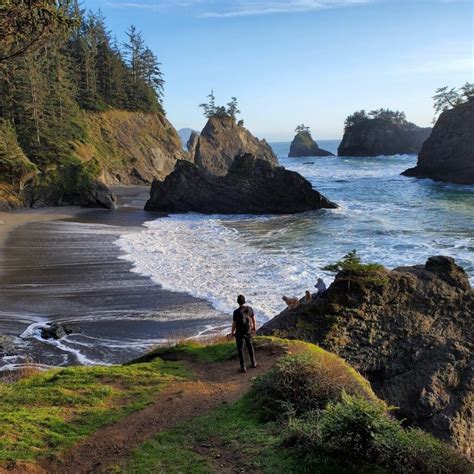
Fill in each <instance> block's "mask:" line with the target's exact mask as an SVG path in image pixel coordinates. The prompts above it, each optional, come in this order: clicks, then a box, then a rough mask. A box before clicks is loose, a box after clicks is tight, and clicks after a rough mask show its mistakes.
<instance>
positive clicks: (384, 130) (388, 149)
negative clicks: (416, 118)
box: [337, 118, 431, 156]
mask: <svg viewBox="0 0 474 474" xmlns="http://www.w3.org/2000/svg"><path fill="white" fill-rule="evenodd" d="M430 132H431V128H421V127H417V126H416V125H415V124H413V123H409V122H407V123H405V124H395V123H390V122H388V121H384V120H380V119H377V118H372V119H371V118H367V119H366V120H364V121H361V122H360V123H357V124H354V125H352V126H351V127H347V128H346V130H345V131H344V136H343V138H342V142H341V144H340V145H339V148H338V150H337V154H338V155H339V156H380V155H410V154H415V153H416V154H417V153H418V152H419V151H420V149H421V146H422V145H423V142H424V141H425V140H426V139H427V138H428V136H429V134H430Z"/></svg>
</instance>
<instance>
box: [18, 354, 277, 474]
mask: <svg viewBox="0 0 474 474" xmlns="http://www.w3.org/2000/svg"><path fill="white" fill-rule="evenodd" d="M278 355H281V352H280V351H278V352H277V351H275V350H270V349H260V350H257V360H258V367H257V368H255V369H249V370H248V372H247V373H246V374H241V373H239V372H238V362H237V361H236V360H230V361H225V362H218V363H206V362H199V361H195V360H194V361H193V360H189V358H187V360H186V363H187V364H188V365H189V368H190V369H191V371H192V373H193V374H194V379H193V380H189V381H183V382H173V383H171V384H169V385H168V386H166V387H165V388H164V389H163V390H162V391H160V392H159V394H158V395H157V397H156V399H155V401H154V402H153V403H152V404H151V405H149V406H147V407H146V408H145V409H143V410H140V411H138V412H135V413H132V414H131V415H129V416H127V417H125V418H123V419H122V420H120V421H118V422H116V423H113V424H110V425H107V426H104V427H103V428H101V429H99V430H98V431H96V432H95V433H93V434H92V435H91V436H89V437H87V438H86V439H84V440H83V441H81V442H80V443H78V444H76V445H74V446H72V447H71V448H70V449H69V450H68V451H67V452H65V453H64V454H63V455H62V456H61V458H60V459H59V460H58V459H52V460H50V459H42V460H40V461H39V462H38V464H36V465H34V466H17V467H16V468H14V469H13V470H10V471H9V472H10V473H11V472H17V473H20V472H21V473H26V472H29V473H34V474H44V473H48V474H85V473H103V472H108V471H110V470H111V468H113V467H116V466H123V465H125V463H126V461H127V458H128V457H129V455H130V453H131V451H133V450H134V449H135V448H136V447H138V446H139V445H140V444H142V443H143V442H145V441H147V440H149V439H151V438H153V437H154V436H155V435H156V434H158V433H159V432H161V431H165V430H168V429H170V428H172V427H173V426H175V425H177V424H178V423H181V422H183V421H185V420H187V419H189V418H192V417H194V416H199V415H203V414H206V413H207V412H209V411H210V410H212V409H213V408H216V407H218V406H219V405H221V404H223V403H231V402H233V401H235V400H237V399H238V398H240V397H241V396H242V395H243V394H244V393H246V392H247V391H248V390H249V389H250V386H251V381H252V378H253V377H255V376H257V375H260V374H262V373H264V372H266V371H267V370H269V369H270V368H271V367H272V366H273V364H274V362H275V360H276V359H277V357H278ZM226 471H227V470H226ZM227 472H229V471H227Z"/></svg>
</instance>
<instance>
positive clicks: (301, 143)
mask: <svg viewBox="0 0 474 474" xmlns="http://www.w3.org/2000/svg"><path fill="white" fill-rule="evenodd" d="M288 156H289V157H295V158H296V157H302V156H334V155H333V154H332V153H331V152H329V151H326V150H323V149H322V148H319V146H318V144H317V143H316V142H315V141H314V140H313V137H312V136H311V133H310V132H300V133H297V134H296V135H295V138H294V139H293V141H292V142H291V145H290V152H289V153H288Z"/></svg>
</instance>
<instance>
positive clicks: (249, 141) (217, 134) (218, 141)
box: [194, 116, 278, 176]
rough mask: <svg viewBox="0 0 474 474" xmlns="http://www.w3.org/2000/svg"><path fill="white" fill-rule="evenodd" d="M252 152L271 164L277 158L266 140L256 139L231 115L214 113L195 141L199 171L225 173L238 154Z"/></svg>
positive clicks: (220, 174) (276, 161) (274, 164)
mask: <svg viewBox="0 0 474 474" xmlns="http://www.w3.org/2000/svg"><path fill="white" fill-rule="evenodd" d="M243 153H251V154H253V155H255V156H258V157H259V158H260V159H262V160H265V161H268V162H269V163H270V164H271V165H273V166H276V165H277V164H278V160H277V157H276V156H275V154H274V153H273V151H272V149H271V147H270V145H268V143H267V142H266V141H265V140H258V139H257V138H255V137H254V136H253V135H252V134H251V133H250V132H249V131H248V130H247V129H246V128H244V127H243V126H242V125H239V124H238V123H236V121H235V120H234V119H233V118H232V117H228V116H222V117H221V116H213V117H211V118H210V119H209V120H208V121H207V124H206V126H205V127H204V128H203V130H202V132H201V134H200V135H199V138H198V140H197V143H196V147H195V153H194V162H195V163H196V165H197V166H198V167H199V168H201V169H202V170H204V171H206V172H207V173H209V174H212V175H216V176H225V175H226V174H227V172H228V171H229V168H230V166H231V164H232V162H233V161H234V158H235V157H236V156H237V155H240V154H243Z"/></svg>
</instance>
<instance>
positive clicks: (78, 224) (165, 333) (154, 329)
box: [0, 188, 227, 368]
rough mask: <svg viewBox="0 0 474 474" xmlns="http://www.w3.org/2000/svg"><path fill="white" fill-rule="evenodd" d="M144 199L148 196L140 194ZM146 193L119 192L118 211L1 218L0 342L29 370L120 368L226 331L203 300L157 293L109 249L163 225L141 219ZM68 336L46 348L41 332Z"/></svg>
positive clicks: (10, 360) (50, 211)
mask: <svg viewBox="0 0 474 474" xmlns="http://www.w3.org/2000/svg"><path fill="white" fill-rule="evenodd" d="M145 191H146V192H145ZM147 191H148V190H147V189H146V188H120V189H118V192H117V195H118V209H117V210H115V211H107V210H103V209H79V208H47V209H41V210H22V211H17V212H14V213H11V214H7V215H6V216H4V214H2V219H1V220H2V221H3V222H5V223H4V224H2V226H1V228H2V242H3V243H2V246H3V252H2V255H1V259H0V266H1V268H2V272H0V298H1V301H2V305H1V308H0V335H2V336H7V337H9V338H10V339H11V340H13V341H14V343H15V345H16V347H17V351H16V352H17V354H16V355H15V356H14V357H6V358H3V360H2V359H0V368H1V367H2V366H3V367H4V368H5V367H10V368H11V367H14V366H16V365H18V364H21V363H23V362H25V361H26V360H28V361H33V362H35V363H38V364H44V365H49V366H56V365H71V364H96V363H120V362H125V361H127V360H129V359H131V358H133V357H137V356H139V355H141V354H142V353H143V352H144V351H145V350H146V349H147V348H149V347H150V346H153V345H156V344H160V343H164V342H166V341H167V340H169V339H174V338H185V337H192V336H196V335H198V334H201V333H203V332H206V331H212V330H213V329H215V328H218V327H225V325H226V324H227V321H224V319H223V316H224V315H222V314H220V313H218V312H217V311H216V310H214V309H213V308H212V307H211V306H210V304H209V303H208V302H207V301H204V300H199V299H197V298H194V297H192V296H189V295H188V294H186V293H176V292H170V291H166V290H163V289H162V288H161V287H160V286H159V285H157V284H156V283H154V282H153V281H152V280H151V279H150V278H149V277H146V276H142V275H139V274H137V273H134V272H133V269H132V266H131V264H130V263H129V262H126V261H124V260H122V259H120V249H119V247H118V246H117V245H115V244H114V242H115V241H116V240H117V239H118V237H119V236H120V235H122V234H123V233H124V232H140V231H141V226H142V224H143V223H144V222H145V221H147V220H154V219H157V218H159V217H160V215H159V214H158V215H157V214H150V213H146V212H144V211H143V210H142V205H143V199H144V198H145V197H146V196H147ZM51 323H59V324H67V325H71V326H72V327H74V328H75V330H74V333H73V334H70V335H68V336H67V337H65V338H62V339H60V340H59V341H58V340H54V339H50V340H45V339H43V337H42V333H41V330H42V328H44V327H45V326H47V325H49V324H51Z"/></svg>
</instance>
